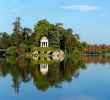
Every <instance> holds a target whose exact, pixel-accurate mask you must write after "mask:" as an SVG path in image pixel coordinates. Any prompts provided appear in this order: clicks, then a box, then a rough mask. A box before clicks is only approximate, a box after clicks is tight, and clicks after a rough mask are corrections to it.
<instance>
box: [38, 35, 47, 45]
mask: <svg viewBox="0 0 110 100" xmlns="http://www.w3.org/2000/svg"><path fill="white" fill-rule="evenodd" d="M40 46H41V47H48V46H49V40H48V39H47V37H45V36H43V37H42V38H41V40H40Z"/></svg>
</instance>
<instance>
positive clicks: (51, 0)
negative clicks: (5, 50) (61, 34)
mask: <svg viewBox="0 0 110 100" xmlns="http://www.w3.org/2000/svg"><path fill="white" fill-rule="evenodd" d="M16 17H21V23H22V26H23V27H24V26H26V27H30V28H33V27H34V25H35V24H36V23H37V21H38V20H40V19H43V18H45V19H47V20H48V21H50V22H51V23H57V22H61V23H63V24H64V27H65V28H72V29H73V31H74V32H75V33H78V34H79V35H80V37H81V40H82V41H86V42H88V43H91V44H96V43H97V44H102V43H105V44H110V0H0V32H4V31H6V32H8V33H10V34H11V32H12V28H13V27H12V23H13V22H14V21H15V18H16Z"/></svg>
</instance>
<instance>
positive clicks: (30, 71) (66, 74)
mask: <svg viewBox="0 0 110 100" xmlns="http://www.w3.org/2000/svg"><path fill="white" fill-rule="evenodd" d="M88 59H90V58H89V57H83V59H82V57H78V56H73V57H68V58H66V59H65V60H64V61H62V62H54V61H51V62H47V61H46V63H44V62H43V61H39V62H40V63H36V62H35V61H33V60H30V59H23V58H16V59H15V58H8V59H7V60H6V59H5V58H1V59H0V73H1V76H3V77H6V76H7V75H8V74H10V75H11V76H12V81H13V84H12V87H14V88H15V92H19V89H20V84H21V83H22V82H23V83H26V82H30V80H31V78H32V79H33V84H34V85H35V86H36V88H37V89H39V90H42V91H46V90H47V89H48V88H49V87H56V88H61V87H62V86H61V83H62V82H64V81H66V82H71V81H72V77H73V76H74V77H78V76H79V69H85V68H86V66H85V62H84V61H88ZM104 59H105V58H104ZM96 61H98V60H96ZM107 61H108V60H107ZM47 63H48V64H47ZM41 65H43V66H42V68H45V66H44V65H46V66H47V65H48V70H47V69H45V70H46V71H47V72H46V73H45V74H42V72H41V70H40V66H41Z"/></svg>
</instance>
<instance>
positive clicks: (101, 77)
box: [0, 56, 110, 100]
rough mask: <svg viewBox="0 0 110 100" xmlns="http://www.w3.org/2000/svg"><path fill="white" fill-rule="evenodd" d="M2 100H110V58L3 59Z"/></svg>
mask: <svg viewBox="0 0 110 100" xmlns="http://www.w3.org/2000/svg"><path fill="white" fill-rule="evenodd" d="M0 100H110V57H102V56H97V57H96V56H88V57H72V58H67V59H65V60H64V61H53V60H52V61H50V60H45V61H42V60H39V61H37V60H32V59H31V60H30V59H23V58H13V57H7V58H0Z"/></svg>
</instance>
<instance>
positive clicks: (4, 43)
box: [0, 32, 10, 49]
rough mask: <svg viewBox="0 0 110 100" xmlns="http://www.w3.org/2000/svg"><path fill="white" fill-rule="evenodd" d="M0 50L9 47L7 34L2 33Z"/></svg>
mask: <svg viewBox="0 0 110 100" xmlns="http://www.w3.org/2000/svg"><path fill="white" fill-rule="evenodd" d="M0 45H1V48H4V49H7V48H8V47H9V46H10V36H9V35H8V33H6V32H3V33H2V37H1V42H0Z"/></svg>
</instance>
